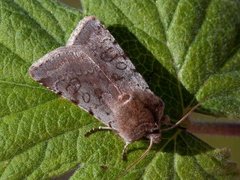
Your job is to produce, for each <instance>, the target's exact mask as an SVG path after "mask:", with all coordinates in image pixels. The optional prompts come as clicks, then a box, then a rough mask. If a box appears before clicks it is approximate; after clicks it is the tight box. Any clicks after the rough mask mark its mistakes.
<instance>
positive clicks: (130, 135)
mask: <svg viewBox="0 0 240 180" xmlns="http://www.w3.org/2000/svg"><path fill="white" fill-rule="evenodd" d="M29 74H30V76H31V77H32V78H33V79H34V80H35V81H37V82H39V83H40V84H42V85H43V86H46V87H48V88H49V89H51V90H52V91H54V92H55V93H57V94H59V95H61V96H63V97H64V98H66V99H68V100H70V101H72V102H73V103H75V104H76V105H78V106H79V107H81V108H82V109H84V110H86V111H87V112H89V113H90V114H91V115H93V116H95V117H96V118H97V119H99V120H100V121H101V122H102V123H104V124H105V127H99V128H95V129H92V130H91V131H89V133H87V135H89V134H90V133H92V132H95V131H96V130H113V131H114V132H116V133H117V134H118V135H119V136H120V137H121V138H122V139H123V140H124V142H125V146H124V149H123V157H125V154H126V149H127V146H128V145H129V144H130V143H132V142H134V141H137V140H139V139H142V138H147V139H149V140H150V145H149V148H148V149H147V151H148V150H149V149H150V148H151V146H152V144H153V143H159V142H160V140H161V132H162V131H161V125H162V124H163V123H165V122H166V120H167V119H168V118H167V116H164V115H163V112H164V102H163V101H162V99H161V98H159V97H158V96H156V95H155V94H154V93H153V92H152V91H151V90H150V89H149V86H148V84H147V83H146V82H145V80H144V79H143V77H142V76H141V74H139V73H138V72H137V71H136V69H135V66H134V65H133V64H132V62H131V61H130V59H129V58H128V57H127V56H126V54H125V53H124V52H123V50H122V48H121V47H120V46H119V44H118V43H117V42H116V40H115V39H114V37H113V36H112V35H111V34H110V32H109V31H108V30H107V29H106V28H105V27H104V26H103V25H102V24H101V23H100V21H99V20H97V19H96V18H95V17H94V16H88V17H85V18H84V19H83V20H81V21H80V22H79V24H78V25H77V27H76V29H75V30H74V31H73V33H72V34H71V36H70V38H69V40H68V42H67V44H66V46H64V47H60V48H57V49H55V50H53V51H52V52H49V53H47V54H46V55H45V56H43V57H42V58H40V59H39V60H38V61H37V62H36V63H34V64H33V65H32V66H31V67H30V69H29ZM176 125H177V124H175V126H172V127H171V128H174V127H176ZM147 151H146V152H147ZM146 152H145V153H144V154H146ZM142 157H143V155H142Z"/></svg>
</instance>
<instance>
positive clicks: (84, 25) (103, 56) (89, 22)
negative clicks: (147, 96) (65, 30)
mask: <svg viewBox="0 0 240 180" xmlns="http://www.w3.org/2000/svg"><path fill="white" fill-rule="evenodd" d="M71 45H81V46H83V47H88V48H86V51H88V53H89V54H90V55H91V57H92V59H93V60H94V61H95V62H96V63H97V64H99V66H100V67H102V68H103V69H104V70H105V72H106V74H107V75H108V76H109V77H110V78H111V79H112V80H113V81H114V82H115V83H116V85H117V86H118V87H119V89H120V90H121V91H122V92H125V91H129V90H130V91H134V90H135V89H140V90H144V91H145V90H146V89H149V86H148V84H147V83H146V82H145V80H144V79H143V77H142V76H141V75H140V73H138V72H136V69H135V66H134V65H133V64H132V62H131V61H130V59H129V58H128V57H127V55H126V54H125V53H124V51H123V50H122V48H121V47H120V45H119V44H118V43H117V42H116V40H115V38H114V37H113V36H112V35H111V33H110V32H109V31H108V30H107V29H106V28H105V27H104V26H103V25H102V24H101V23H100V21H99V20H97V19H96V18H95V17H94V16H88V17H85V18H84V19H83V20H81V21H80V22H79V24H78V25H77V27H76V28H75V30H74V31H73V33H72V34H71V36H70V38H69V40H68V42H67V46H71Z"/></svg>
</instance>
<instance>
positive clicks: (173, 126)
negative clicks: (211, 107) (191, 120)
mask: <svg viewBox="0 0 240 180" xmlns="http://www.w3.org/2000/svg"><path fill="white" fill-rule="evenodd" d="M200 105H201V103H198V104H197V105H195V106H193V108H192V109H191V110H189V111H188V112H187V113H186V114H185V115H184V116H183V117H182V118H181V119H180V120H179V121H178V122H176V123H175V124H174V125H172V126H171V127H169V128H165V129H161V132H164V131H169V130H171V129H174V128H176V127H178V126H179V125H180V124H181V123H182V122H183V121H185V120H186V118H187V117H188V116H189V114H190V113H192V112H193V111H194V110H195V109H197V108H198V107H199V106H200Z"/></svg>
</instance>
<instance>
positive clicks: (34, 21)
mask: <svg viewBox="0 0 240 180" xmlns="http://www.w3.org/2000/svg"><path fill="white" fill-rule="evenodd" d="M83 5H84V10H85V14H91V15H92V14H94V15H96V16H97V17H98V18H99V19H100V20H102V21H103V22H104V23H105V24H106V25H107V27H108V29H109V30H110V31H111V32H112V33H113V35H114V36H115V37H116V39H117V40H118V42H119V43H120V44H121V46H122V47H123V48H124V50H125V51H126V52H127V54H128V55H129V56H130V58H131V59H132V61H133V63H134V64H135V65H136V67H137V69H138V70H139V72H141V73H142V74H143V76H144V77H145V79H146V80H147V82H148V83H149V85H150V86H151V89H152V90H153V91H154V92H155V93H156V94H158V95H159V96H161V97H162V99H163V100H164V101H165V103H166V113H167V114H169V116H170V117H171V118H172V119H175V120H176V119H178V118H180V117H181V116H182V114H183V112H184V110H185V108H186V107H187V106H188V105H189V104H192V102H196V100H198V101H204V102H203V104H202V105H203V108H204V110H205V111H204V112H208V113H216V114H218V115H219V114H222V115H231V116H239V112H240V111H239V105H240V103H239V101H240V93H239V90H238V89H239V84H240V78H239V76H240V73H239V69H240V53H239V47H240V46H239V43H240V36H239V31H240V29H239V25H240V11H239V8H240V2H239V1H237V0H228V1H226V0H212V1H208V0H158V1H156V2H155V1H152V0H141V1H140V0H139V1H138V0H131V1H129V0H124V1H119V0H101V1H99V0H85V1H83ZM82 17H83V15H81V13H80V12H78V11H77V10H72V9H69V8H67V7H65V6H63V5H60V4H58V3H56V2H55V1H50V0H28V1H26V0H1V1H0V32H1V33H0V54H1V56H0V57H1V58H0V64H1V67H2V68H0V74H1V76H0V92H1V93H0V148H1V151H0V174H1V176H0V179H23V178H28V179H41V178H50V177H57V176H59V175H61V174H64V173H66V172H69V171H70V170H71V169H74V170H75V171H76V173H74V175H73V176H72V178H73V179H79V178H81V179H90V178H92V179H94V178H99V179H113V178H116V177H117V176H119V175H121V174H122V173H123V172H124V169H125V168H126V166H127V165H128V164H130V163H131V162H132V161H133V160H134V159H136V158H137V157H139V155H140V154H141V153H142V152H143V151H144V149H146V147H147V143H145V142H136V143H134V144H133V145H131V147H130V149H129V153H128V161H127V162H124V161H122V160H121V151H122V148H123V143H122V141H121V139H120V138H119V137H117V136H116V135H113V133H111V132H105V133H104V132H103V133H95V134H93V135H92V136H91V137H89V138H85V137H84V133H86V132H87V131H88V130H89V129H91V128H92V127H96V126H99V125H100V123H99V122H98V121H97V120H96V119H94V118H93V117H91V116H90V115H88V114H87V113H85V112H84V111H82V110H80V109H79V108H78V107H76V106H75V105H73V104H72V103H70V102H68V101H66V100H63V99H62V98H59V97H58V96H56V95H55V94H53V93H51V92H50V91H49V90H47V89H46V88H44V87H42V86H41V85H39V84H38V83H36V82H34V81H33V80H31V79H30V77H29V75H28V73H27V70H28V68H29V66H30V65H31V63H32V62H34V61H36V60H37V59H38V58H40V57H41V56H43V55H44V54H46V53H47V52H49V51H51V50H53V49H55V48H57V47H59V46H63V45H64V44H65V42H66V40H67V39H68V37H69V34H70V33H71V31H72V30H73V29H74V28H75V26H76V24H77V23H78V21H79V20H80V19H81V18H82ZM124 177H125V178H132V179H139V178H144V179H161V178H166V179H172V178H173V179H196V178H197V179H221V178H222V179H226V178H237V177H239V172H238V169H237V168H236V165H235V164H234V163H232V162H230V161H229V152H228V150H226V149H213V148H211V147H210V146H208V145H207V144H205V143H204V142H202V141H200V140H198V139H197V138H196V137H194V136H192V135H191V134H189V133H187V132H185V131H182V130H173V131H171V132H168V133H164V134H163V140H162V142H161V144H159V145H154V147H153V150H152V151H151V152H150V154H149V155H148V156H147V158H145V159H144V160H143V161H142V162H141V163H140V164H138V165H137V166H136V167H135V168H133V169H131V170H130V171H129V172H128V173H127V174H126V175H125V176H124Z"/></svg>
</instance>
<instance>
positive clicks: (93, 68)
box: [29, 46, 119, 125]
mask: <svg viewBox="0 0 240 180" xmlns="http://www.w3.org/2000/svg"><path fill="white" fill-rule="evenodd" d="M83 49H84V48H82V47H81V46H69V47H60V48H58V49H56V50H54V51H52V52H50V53H48V54H47V55H45V56H44V57H42V58H41V59H40V60H39V61H38V62H36V63H35V64H33V65H32V66H31V67H30V69H29V73H30V75H31V76H32V78H33V79H34V80H36V81H38V82H39V83H41V84H43V85H44V86H46V87H48V88H49V89H51V90H52V91H54V92H56V93H58V94H61V95H62V96H63V97H65V98H67V99H69V100H71V101H72V102H74V103H75V104H77V105H78V106H80V107H82V108H83V109H85V110H86V111H88V112H89V113H90V114H93V115H94V116H95V117H97V118H98V119H100V120H101V121H102V122H103V123H104V124H106V125H108V124H109V122H112V121H113V120H114V119H113V114H112V112H111V110H110V109H109V108H108V106H107V105H106V104H105V102H104V101H105V100H104V99H103V96H104V94H108V96H109V95H110V97H111V98H114V99H116V98H117V96H118V95H119V92H118V90H117V89H116V87H115V86H114V84H112V83H111V82H110V81H109V79H108V78H107V77H106V75H105V74H104V72H103V71H102V70H101V69H100V68H99V66H98V65H97V64H96V63H95V62H94V61H93V60H92V58H91V57H90V56H89V55H88V54H87V53H85V51H84V50H83Z"/></svg>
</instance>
